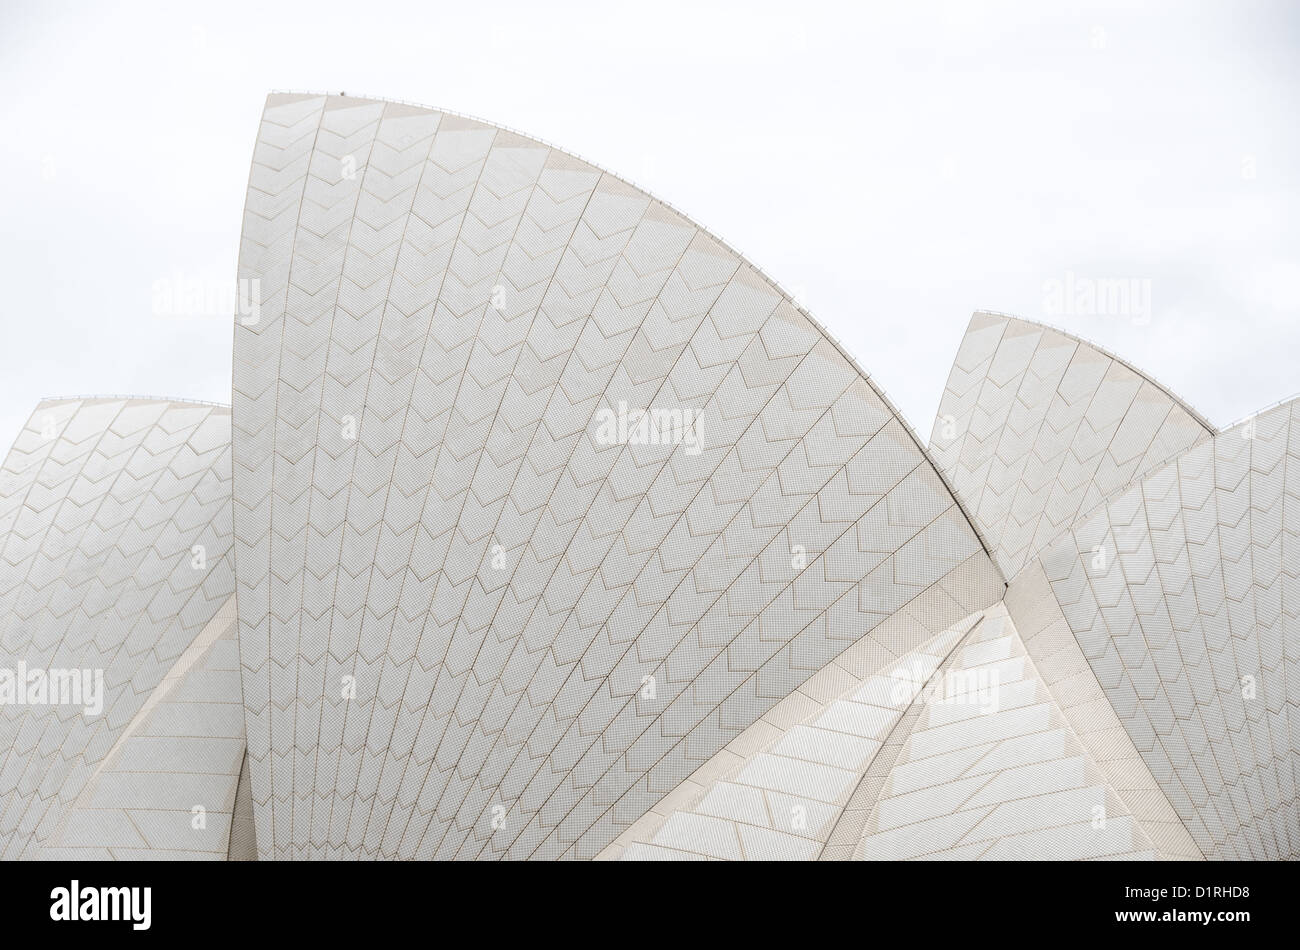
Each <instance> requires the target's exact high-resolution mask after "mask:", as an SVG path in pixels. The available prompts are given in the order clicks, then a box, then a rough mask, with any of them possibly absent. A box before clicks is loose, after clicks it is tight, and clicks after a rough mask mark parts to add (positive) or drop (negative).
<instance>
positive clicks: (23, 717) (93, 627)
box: [0, 398, 234, 858]
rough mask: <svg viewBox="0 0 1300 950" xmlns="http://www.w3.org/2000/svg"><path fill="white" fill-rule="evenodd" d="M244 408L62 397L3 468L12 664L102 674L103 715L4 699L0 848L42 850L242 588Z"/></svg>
mask: <svg viewBox="0 0 1300 950" xmlns="http://www.w3.org/2000/svg"><path fill="white" fill-rule="evenodd" d="M230 493H231V444H230V411H229V410H228V409H226V408H223V407H214V406H209V405H201V404H195V403H184V402H172V401H168V400H150V399H136V398H121V399H117V398H106V399H98V398H95V399H91V398H87V399H64V400H48V401H45V402H42V403H41V404H40V405H39V406H37V408H36V411H35V412H34V413H33V415H32V417H31V419H30V420H29V422H28V423H27V425H26V427H25V428H24V429H23V431H22V432H21V433H20V434H19V436H18V439H17V441H16V442H15V444H14V447H13V449H12V450H11V451H10V452H9V454H8V456H7V457H6V458H5V461H4V465H3V468H0V544H2V545H3V549H2V550H0V666H2V667H5V668H7V669H9V670H15V669H17V668H18V665H19V664H25V666H26V667H27V668H28V669H33V668H44V669H64V670H99V671H102V675H103V694H104V695H103V709H102V712H101V713H100V714H99V715H85V714H83V707H82V706H74V705H51V704H44V703H42V704H16V703H15V704H4V705H0V750H3V751H2V752H0V754H2V755H3V760H0V857H4V858H16V857H26V856H31V855H33V854H34V853H35V852H36V851H37V850H38V849H39V848H40V846H41V845H42V844H43V843H44V842H45V841H46V840H47V839H49V837H50V835H51V834H52V833H53V832H54V830H55V828H56V827H57V826H58V824H59V822H60V820H61V819H62V817H63V815H64V813H65V812H66V810H67V808H68V806H69V805H70V804H71V803H72V802H73V801H75V800H76V798H77V797H78V795H79V794H80V793H81V791H82V789H83V788H84V787H85V785H86V782H87V781H88V780H89V778H90V777H91V775H92V774H94V772H95V770H96V769H97V767H98V766H99V765H100V764H101V763H102V762H103V760H104V758H105V756H106V755H107V754H108V753H109V751H110V750H111V749H112V748H113V746H114V744H115V743H116V742H117V740H118V739H119V738H120V737H121V735H122V734H123V732H124V730H126V729H127V728H128V726H129V724H130V723H131V722H132V720H133V719H134V718H135V717H136V716H137V715H138V714H139V712H140V710H141V708H142V706H143V705H144V703H145V702H146V700H147V699H148V697H149V696H150V694H151V693H152V692H153V691H154V689H155V687H157V686H158V684H159V683H160V682H161V681H162V680H163V678H164V677H165V676H166V675H167V673H168V671H169V670H171V669H172V667H173V665H174V664H175V662H176V661H177V659H178V658H179V657H180V656H181V655H182V654H183V653H184V652H185V650H186V649H187V648H188V647H189V646H190V645H191V643H193V641H194V639H195V637H196V636H197V635H198V634H199V633H200V632H201V631H202V630H203V629H204V627H206V626H207V625H208V623H209V622H210V621H211V620H212V619H213V618H214V617H215V616H216V615H217V612H218V610H219V609H220V608H221V606H222V605H223V604H225V603H226V602H227V601H228V600H229V599H230V596H231V594H232V593H233V591H234V574H233V565H232V551H231V545H232V540H233V539H232V525H231V502H230Z"/></svg>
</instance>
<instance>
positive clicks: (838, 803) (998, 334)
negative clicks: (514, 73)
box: [0, 93, 1300, 860]
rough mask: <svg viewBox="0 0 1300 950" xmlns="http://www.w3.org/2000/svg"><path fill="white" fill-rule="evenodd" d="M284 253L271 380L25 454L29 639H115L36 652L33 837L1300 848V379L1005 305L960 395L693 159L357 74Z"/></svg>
mask: <svg viewBox="0 0 1300 950" xmlns="http://www.w3.org/2000/svg"><path fill="white" fill-rule="evenodd" d="M237 278H238V280H239V281H240V283H241V286H246V287H250V288H255V293H256V306H255V307H253V308H251V309H248V310H245V309H244V308H241V312H240V313H238V314H236V315H235V318H234V344H233V385H232V392H231V405H230V407H229V408H226V407H216V406H209V405H205V404H197V403H186V402H180V401H172V400H165V399H163V400H155V399H145V398H137V397H96V398H76V399H64V400H51V401H47V402H43V403H42V404H41V405H39V406H38V407H37V408H36V411H35V413H34V414H33V417H32V421H31V422H30V423H29V424H28V426H27V428H25V429H24V430H23V432H22V433H20V435H19V437H18V440H17V442H16V443H15V444H14V447H13V449H12V450H11V451H10V453H9V455H8V457H7V458H6V459H5V462H4V465H3V468H2V469H0V667H4V668H9V669H14V670H16V669H18V667H19V665H20V664H22V666H23V668H24V669H33V670H41V671H48V672H49V673H51V674H53V673H55V672H56V671H58V670H72V671H79V672H80V671H84V672H85V673H86V674H87V676H89V677H90V678H89V679H86V680H85V681H84V682H86V683H92V682H93V677H94V675H95V674H98V675H99V676H100V677H101V681H102V682H101V686H100V687H99V688H98V690H95V689H91V692H92V693H95V694H96V695H97V696H98V700H102V709H101V710H100V711H99V712H98V713H97V714H95V715H91V714H90V711H89V709H88V708H82V706H76V705H67V704H64V705H60V704H57V703H54V702H50V701H48V700H49V699H51V698H53V697H52V694H51V695H50V696H47V697H46V701H44V702H43V703H36V702H30V701H29V702H26V703H18V702H15V701H12V700H11V701H9V703H8V704H5V703H3V702H0V706H3V708H0V755H3V756H4V758H3V760H2V761H0V857H4V858H33V857H58V856H65V857H71V856H76V857H84V858H95V859H130V858H140V857H154V858H172V857H191V858H194V857H197V858H207V859H217V860H222V859H232V860H234V859H251V858H254V857H256V858H258V859H262V860H268V859H298V860H323V859H340V858H345V859H388V860H404V859H420V860H426V859H439V860H442V859H511V860H517V859H536V860H556V859H601V860H609V859H623V860H634V859H652V860H660V859H688V860H713V859H721V860H853V859H859V860H899V859H910V858H921V859H930V858H948V859H954V858H955V859H962V860H975V859H1003V860H1006V859H1043V858H1052V859H1085V858H1115V857H1125V858H1148V859H1155V858H1191V859H1200V858H1236V859H1286V858H1296V857H1300V816H1297V801H1296V787H1297V781H1298V780H1300V685H1291V684H1292V682H1293V681H1297V680H1300V673H1297V672H1296V668H1297V659H1298V657H1300V556H1297V551H1300V418H1296V416H1295V405H1296V404H1295V403H1284V404H1281V405H1279V406H1276V407H1274V408H1272V409H1269V410H1267V411H1265V412H1263V413H1261V414H1260V415H1259V416H1257V417H1255V418H1252V419H1251V420H1248V421H1247V422H1245V423H1242V424H1240V425H1238V426H1236V427H1232V428H1229V429H1226V430H1223V431H1220V430H1218V429H1216V428H1215V427H1214V426H1213V425H1211V424H1210V423H1209V422H1208V421H1206V420H1205V419H1204V418H1203V417H1202V416H1201V415H1200V414H1199V413H1197V412H1196V411H1195V410H1194V409H1192V408H1191V407H1189V406H1188V405H1186V404H1185V403H1184V402H1183V401H1182V400H1181V399H1179V397H1177V396H1176V395H1174V394H1173V393H1171V392H1170V391H1168V390H1167V389H1166V388H1165V387H1163V386H1162V385H1161V384H1159V383H1158V382H1156V381H1155V380H1153V379H1151V378H1150V377H1148V376H1147V375H1145V374H1144V373H1143V372H1141V371H1139V370H1137V369H1135V368H1134V367H1132V366H1130V365H1129V364H1127V363H1126V362H1124V361H1123V360H1122V359H1120V358H1119V357H1117V356H1113V355H1111V354H1109V353H1106V352H1105V351H1103V350H1101V349H1099V348H1097V347H1095V346H1093V345H1092V344H1089V343H1087V342H1085V341H1083V340H1080V339H1078V338H1076V337H1073V336H1071V335H1069V334H1067V333H1065V332H1063V331H1058V330H1056V329H1053V328H1050V327H1047V326H1044V325H1042V324H1038V323H1034V322H1031V321H1027V320H1021V319H1018V318H1014V317H1009V316H1005V315H1001V314H995V313H989V312H983V311H981V312H977V313H975V315H974V316H973V317H972V319H971V322H970V326H969V327H968V329H967V332H966V334H965V336H964V338H963V339H962V340H961V341H959V346H958V349H957V356H956V360H955V362H954V364H953V367H952V370H951V374H950V376H949V378H948V383H947V386H946V387H945V390H944V392H943V395H942V400H941V403H940V408H939V413H938V417H937V419H936V420H935V422H934V426H933V431H932V435H931V438H930V440H929V443H928V444H926V443H924V442H923V441H922V440H921V439H919V438H918V437H917V435H916V434H915V432H914V431H913V429H912V427H911V426H910V425H909V423H908V422H907V421H906V420H905V419H903V418H902V417H901V416H900V414H899V413H898V411H897V410H896V409H895V408H894V406H893V405H892V404H891V402H890V401H889V399H888V398H887V397H886V396H885V395H884V393H883V391H882V390H881V389H880V388H879V387H878V386H877V384H876V383H875V382H874V381H873V380H872V379H870V378H869V377H867V376H866V375H865V373H864V372H863V371H862V370H861V369H860V368H859V367H858V365H857V363H855V362H854V360H853V359H852V358H851V357H850V356H849V355H848V354H847V353H846V352H845V351H844V350H843V349H842V347H841V346H840V345H839V344H838V343H837V342H836V341H835V340H834V339H833V338H832V337H831V336H830V335H828V333H827V332H826V331H825V330H824V329H823V328H822V327H821V325H820V324H818V323H817V322H816V321H815V320H814V319H813V318H812V317H811V316H810V315H809V314H807V313H806V312H805V311H804V310H803V309H802V308H801V307H799V306H798V305H797V304H795V302H794V301H793V300H792V299H791V298H790V297H789V295H788V294H786V293H785V292H784V291H783V290H782V289H781V288H780V287H779V286H778V285H777V284H775V283H774V282H773V281H772V280H770V279H769V278H768V277H767V276H765V275H764V274H763V273H762V272H760V271H759V270H758V269H757V268H756V267H754V266H753V265H752V264H750V263H749V262H748V261H746V260H745V259H744V258H743V257H742V256H740V255H739V254H738V253H737V252H736V251H734V250H733V249H732V248H730V247H729V246H728V245H726V244H725V243H724V242H722V241H721V240H719V239H718V238H716V237H714V236H713V235H711V234H710V233H708V232H707V231H705V230H704V229H703V228H701V227H699V226H698V225H696V224H695V223H694V222H692V221H691V220H690V219H688V218H686V217H685V216H683V215H682V214H681V213H680V212H678V211H677V210H675V209H673V208H672V207H670V206H669V205H667V204H665V203H664V202H662V201H660V200H658V199H656V198H654V197H653V196H651V195H649V194H646V193H645V192H643V191H641V190H640V189H638V188H636V187H634V186H633V185H631V184H629V183H628V182H626V181H624V180H622V179H620V178H617V177H615V176H614V175H612V174H610V173H609V172H606V171H604V170H602V169H600V168H598V167H596V166H594V165H591V164H589V163H587V162H586V161H584V160H582V159H580V158H577V157H575V156H573V155H571V154H569V153H566V152H563V151H560V150H559V149H556V148H554V147H551V146H549V145H546V144H544V143H542V142H540V141H538V140H535V139H532V138H529V137H526V136H524V135H521V134H519V133H516V132H513V131H510V130H507V129H504V128H501V127H498V126H495V125H492V124H489V123H486V122H483V121H480V120H476V119H470V118H466V117H463V116H460V115H456V114H453V113H449V112H443V111H438V110H434V109H428V108H424V107H419V106H413V105H409V104H405V103H399V102H390V101H380V100H372V99H364V98H356V97H349V96H342V95H337V96H336V95H315V94H285V93H276V94H272V95H271V96H269V97H268V99H267V101H266V106H265V110H264V112H263V115H262V120H261V123H260V126H259V128H258V131H257V138H256V143H255V145H254V150H253V161H252V170H251V174H250V176H249V181H248V190H247V198H246V203H245V207H244V216H243V229H242V235H241V241H240V247H239V263H238V274H237ZM954 342H957V341H954ZM1293 432H1294V433H1295V435H1294V436H1293V435H1292V433H1293ZM1293 457H1294V458H1296V459H1297V462H1296V464H1295V465H1288V462H1289V460H1290V459H1291V458H1293ZM1288 473H1289V474H1290V480H1289V481H1288ZM50 682H51V683H52V682H54V680H53V678H51V679H50ZM3 699H4V680H3V677H0V700H3ZM94 699H95V697H94V696H92V697H91V700H94ZM86 705H93V703H91V702H88V703H86V704H83V706H86ZM195 809H200V810H201V811H202V813H203V816H204V821H203V822H196V821H195V820H194V818H195V816H196V815H198V812H196V811H195ZM199 824H201V825H202V827H198V825H199Z"/></svg>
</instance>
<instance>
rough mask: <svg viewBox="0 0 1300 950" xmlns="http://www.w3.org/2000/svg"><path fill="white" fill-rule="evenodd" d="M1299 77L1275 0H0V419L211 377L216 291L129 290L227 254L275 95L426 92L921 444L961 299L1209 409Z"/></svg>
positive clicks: (1270, 368)
mask: <svg viewBox="0 0 1300 950" xmlns="http://www.w3.org/2000/svg"><path fill="white" fill-rule="evenodd" d="M1133 7H1138V9H1132V8H1133ZM1050 8H1056V9H1050ZM1298 80H1300V4H1295V3H1286V2H1277V3H1267V2H1242V0H1237V2H1231V3H1229V2H1226V0H1225V2H1218V3H1200V2H1186V0H1184V2H1177V3H1175V2H1168V3H1154V2H1151V3H1142V4H1133V3H1068V4H1050V3H1043V2H1041V0H1040V2H1032V3H1015V4H1012V3H1007V4H989V5H980V4H976V3H973V2H953V3H930V4H922V3H916V2H908V3H906V4H904V3H898V4H890V5H871V6H865V7H859V6H858V5H856V4H855V5H851V4H847V3H843V4H835V5H831V4H826V5H822V4H818V3H812V2H806V0H800V2H797V3H795V2H787V3H785V4H774V5H760V4H755V3H744V4H739V3H738V4H734V5H723V4H707V3H702V2H694V3H687V4H682V5H676V4H672V3H664V2H658V0H656V2H643V3H639V4H636V5H626V6H625V5H621V4H617V3H614V2H607V3H598V4H564V3H560V2H545V3H527V4H517V5H516V4H510V3H505V2H480V3H474V2H462V3H456V4H444V3H438V2H430V0H426V2H420V3H411V4H397V3H383V2H378V0H368V2H364V3H362V2H356V0H349V2H346V3H329V2H324V0H318V2H313V3H304V4H294V5H289V4H275V3H271V2H265V3H243V2H222V3H211V4H204V5H202V6H198V5H193V6H191V5H187V4H181V3H162V4H156V5H155V4H147V5H146V4H138V5H135V4H133V5H129V6H121V7H119V8H117V9H113V5H111V4H89V3H87V4H72V3H51V2H38V0H0V84H2V87H3V89H4V91H5V95H4V97H3V101H2V102H0V127H3V128H4V129H5V134H4V135H3V137H0V161H3V167H4V169H5V174H4V175H3V176H2V177H0V199H3V204H2V205H0V207H3V209H4V211H3V215H4V218H3V220H4V226H3V227H2V228H0V278H2V279H3V287H4V296H3V303H2V304H0V306H2V307H3V310H2V311H0V314H2V315H0V319H2V320H3V332H2V333H0V443H2V444H3V445H4V446H7V445H9V444H10V443H11V441H12V439H13V438H14V436H15V435H16V434H17V432H18V430H19V429H20V427H21V426H22V424H23V422H24V421H25V420H26V418H27V417H28V415H29V414H30V412H31V409H32V408H33V406H34V405H35V404H36V402H37V401H38V399H40V398H41V397H43V396H49V395H65V394H81V393H142V394H151V395H170V396H180V397H187V398H195V399H208V400H214V401H219V402H229V400H230V365H231V336H232V331H231V326H232V317H231V315H230V314H229V313H225V314H213V315H211V316H208V317H198V316H196V317H183V318H182V317H174V316H171V317H168V316H155V315H154V314H153V313H152V303H153V300H152V295H153V285H154V282H155V281H157V280H159V279H168V278H175V277H184V278H194V279H203V278H206V279H209V280H213V281H230V280H232V279H233V277H234V274H235V262H236V256H237V254H238V247H239V229H240V220H241V214H242V209H243V203H244V189H245V186H246V183H247V178H248V168H249V162H250V160H251V156H252V148H253V141H254V137H255V135H256V131H257V123H258V117H259V115H260V113H261V109H262V102H263V99H264V97H265V95H266V93H267V92H268V91H270V90H271V89H302V90H317V91H333V92H338V91H341V90H346V91H347V92H348V93H351V94H369V95H375V96H386V97H392V98H402V99H408V100H413V101H416V102H422V103H427V104H429V105H433V106H441V107H445V108H448V109H453V110H456V111H459V112H465V113H469V114H472V115H476V116H480V117H483V118H485V119H488V120H491V121H494V122H499V123H501V124H504V125H508V126H512V127H514V128H517V129H519V130H521V131H523V132H526V133H528V134H531V135H535V136H538V137H540V138H543V139H546V140H547V141H549V142H552V143H555V144H557V145H559V146H561V147H563V148H566V149H569V150H571V151H574V152H577V153H578V154H580V155H582V156H583V157H585V158H587V159H589V160H590V161H592V162H595V163H596V164H598V165H600V166H602V167H604V168H608V169H610V170H611V171H614V172H616V173H618V174H620V175H623V176H624V177H627V178H629V179H630V180H632V181H633V182H635V183H636V184H638V185H641V186H642V187H645V188H647V189H649V190H650V191H652V192H653V193H654V194H655V195H657V196H658V197H661V198H663V199H665V200H666V201H669V202H670V203H672V204H673V205H674V206H676V207H677V208H679V209H680V210H682V211H683V212H685V213H686V214H688V215H689V216H691V217H692V218H693V219H694V220H696V221H697V222H699V223H700V224H702V225H704V226H705V227H708V228H709V229H710V230H712V231H713V232H714V233H715V234H717V235H718V236H719V237H721V238H723V239H724V240H726V241H728V242H729V243H730V244H732V245H733V246H734V247H736V248H737V249H738V250H740V251H741V252H742V253H744V254H745V255H746V256H748V257H749V258H750V260H751V261H752V262H754V263H755V264H757V265H758V266H759V267H761V268H763V269H764V270H765V271H766V272H767V273H768V274H769V275H770V276H771V277H773V278H774V279H776V280H777V281H779V282H780V283H781V284H782V285H783V286H784V287H786V288H787V289H788V290H790V291H792V292H794V293H795V295H796V296H797V297H798V298H799V299H800V300H801V302H803V303H804V304H805V305H806V306H807V307H808V308H809V309H810V310H811V312H812V313H813V314H814V315H815V316H816V317H817V318H818V319H819V320H820V321H821V322H822V323H823V324H824V325H825V326H826V327H827V328H828V329H829V330H830V331H831V332H832V333H833V334H835V335H836V336H838V337H839V338H840V339H841V340H842V341H843V343H844V345H845V346H846V348H847V349H848V350H849V351H850V352H851V353H852V354H853V355H854V356H855V357H856V358H857V360H858V362H859V363H860V364H861V365H862V367H863V368H864V369H865V370H866V371H867V372H868V373H870V374H871V375H872V377H873V379H874V380H875V381H876V382H877V384H878V385H880V386H881V387H883V388H884V389H885V390H886V391H887V392H888V393H889V394H890V396H891V397H892V398H893V399H894V400H895V402H896V403H897V404H898V406H899V407H900V409H901V410H902V411H903V413H904V414H905V415H906V416H907V418H908V421H909V422H911V424H912V425H913V426H914V427H915V428H917V429H918V430H919V432H920V433H921V435H922V437H923V438H928V436H929V433H930V428H931V424H932V421H933V417H934V413H935V411H936V410H937V407H938V403H939V397H940V394H941V393H942V390H943V386H944V383H945V381H946V379H947V376H948V371H949V368H950V366H951V363H952V358H953V355H954V353H955V351H956V348H957V344H958V341H959V340H960V337H961V334H962V332H963V330H964V329H965V327H966V323H967V321H968V320H969V318H970V314H971V312H972V311H973V310H975V309H977V308H987V309H993V310H1002V311H1006V312H1009V313H1014V314H1017V315H1020V316H1024V317H1029V318H1035V319H1042V320H1047V321H1048V322H1051V323H1053V324H1056V325H1059V326H1062V327H1064V328H1065V329H1067V330H1070V331H1072V332H1074V333H1077V334H1079V335H1081V336H1083V337H1085V338H1087V339H1091V340H1094V341H1096V342H1097V343H1100V344H1101V345H1103V346H1105V347H1107V348H1108V349H1110V350H1112V351H1114V352H1116V353H1118V354H1119V355H1121V356H1123V357H1124V358H1126V359H1127V360H1129V361H1130V362H1131V363H1133V364H1134V365H1136V366H1138V367H1139V368H1141V369H1143V370H1146V371H1147V372H1149V373H1150V374H1152V375H1153V376H1154V377H1155V378H1156V379H1158V380H1160V381H1161V382H1164V383H1166V384H1167V385H1169V386H1170V387H1171V388H1172V389H1174V390H1175V391H1176V392H1178V393H1180V394H1181V395H1182V396H1184V397H1185V398H1186V399H1187V400H1188V401H1189V402H1190V403H1191V404H1192V405H1193V406H1194V407H1196V408H1198V409H1200V410H1201V411H1202V412H1203V413H1204V414H1205V415H1206V416H1208V418H1209V419H1210V420H1211V421H1212V422H1214V423H1216V424H1220V425H1221V424H1224V423H1227V422H1229V421H1231V420H1234V419H1236V418H1238V417H1240V416H1243V415H1245V414H1247V413H1250V412H1252V411H1254V410H1256V409H1259V408H1262V407H1263V406H1264V405H1266V404H1269V403H1272V402H1274V401H1276V400H1278V399H1280V398H1282V397H1284V396H1288V395H1290V394H1292V393H1294V392H1296V391H1297V390H1300V360H1297V354H1300V254H1298V252H1300V214H1298V213H1297V212H1300V131H1298V129H1300V121H1297V109H1296V104H1297V102H1296V100H1297V91H1298V90H1300V81H1298ZM1252 169H1253V177H1251V170H1252ZM1067 272H1070V273H1073V274H1075V275H1076V276H1077V277H1085V278H1098V279H1117V278H1134V279H1139V280H1150V282H1151V284H1150V287H1151V319H1150V321H1149V322H1146V323H1145V324H1143V323H1140V322H1138V321H1134V320H1132V319H1126V318H1124V317H1120V316H1106V315H1093V316H1072V315H1069V314H1049V313H1048V312H1047V310H1046V307H1047V303H1048V301H1047V296H1046V293H1045V287H1044V284H1045V282H1046V281H1049V280H1052V279H1057V280H1063V279H1064V278H1065V275H1066V273H1067Z"/></svg>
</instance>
